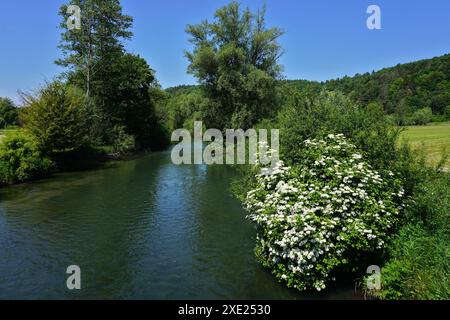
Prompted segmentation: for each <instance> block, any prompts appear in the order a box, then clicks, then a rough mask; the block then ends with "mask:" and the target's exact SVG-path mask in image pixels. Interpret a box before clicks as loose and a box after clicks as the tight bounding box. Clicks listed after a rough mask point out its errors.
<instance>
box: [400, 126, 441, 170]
mask: <svg viewBox="0 0 450 320" xmlns="http://www.w3.org/2000/svg"><path fill="white" fill-rule="evenodd" d="M401 139H402V140H403V141H405V140H406V141H408V142H409V143H410V144H411V146H412V147H413V148H414V149H419V148H423V150H424V151H425V153H426V155H427V159H428V161H429V163H430V164H436V163H437V162H439V160H440V159H441V157H442V155H443V154H444V152H445V151H447V152H448V153H449V154H450V122H444V123H433V124H429V125H426V126H411V127H406V128H405V130H404V131H403V132H402V136H401ZM449 166H450V159H448V160H447V163H446V167H447V168H448V167H449Z"/></svg>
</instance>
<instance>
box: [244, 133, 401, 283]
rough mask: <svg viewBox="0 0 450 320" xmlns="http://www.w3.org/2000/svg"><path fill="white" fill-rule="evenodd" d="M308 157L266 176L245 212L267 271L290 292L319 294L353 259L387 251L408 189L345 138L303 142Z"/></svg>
mask: <svg viewBox="0 0 450 320" xmlns="http://www.w3.org/2000/svg"><path fill="white" fill-rule="evenodd" d="M303 155H304V157H303V158H302V159H299V162H298V164H296V165H295V166H294V167H293V168H290V167H286V166H284V163H283V162H282V161H279V162H278V163H276V165H275V167H273V168H261V173H260V174H258V175H257V177H256V181H257V182H256V185H255V187H254V189H252V190H251V191H249V192H248V194H247V198H246V201H245V206H246V209H247V210H248V211H249V215H248V218H249V219H250V220H251V221H253V222H255V223H256V224H257V225H258V227H259V235H258V245H257V254H258V257H259V258H260V260H262V263H263V264H264V265H265V266H269V267H270V268H272V270H273V272H274V273H275V275H276V276H277V277H278V278H279V279H280V280H282V281H285V282H286V283H287V284H288V285H289V286H291V287H295V288H297V289H299V290H307V289H311V288H315V289H317V290H322V289H324V288H325V287H326V284H327V282H329V281H330V280H331V279H332V275H331V273H332V271H333V270H335V269H336V267H338V266H341V265H344V264H348V263H349V261H351V258H352V257H351V253H354V252H356V251H358V252H365V251H371V250H375V249H377V248H381V247H382V246H383V244H384V243H385V241H386V237H387V235H388V234H389V229H390V228H391V227H392V226H393V224H394V223H395V222H396V219H397V216H398V214H399V210H400V209H401V197H402V196H403V189H402V187H401V184H400V181H399V180H398V179H396V178H395V175H394V174H393V173H392V172H386V174H384V175H383V176H385V177H384V178H383V177H382V174H381V173H379V172H377V171H375V170H373V169H372V168H371V166H370V165H369V164H367V163H366V162H365V161H364V160H363V155H362V154H361V153H360V152H358V150H357V148H356V147H355V146H354V145H352V144H350V143H349V142H348V141H347V140H346V138H345V137H344V136H343V135H341V134H339V135H329V136H327V137H326V138H325V139H323V140H306V141H305V142H304V150H303Z"/></svg>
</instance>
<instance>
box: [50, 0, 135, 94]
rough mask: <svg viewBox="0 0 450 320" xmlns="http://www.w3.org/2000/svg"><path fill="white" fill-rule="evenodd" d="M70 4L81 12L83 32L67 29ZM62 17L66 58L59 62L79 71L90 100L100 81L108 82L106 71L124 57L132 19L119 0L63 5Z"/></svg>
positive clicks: (84, 0) (78, 0)
mask: <svg viewBox="0 0 450 320" xmlns="http://www.w3.org/2000/svg"><path fill="white" fill-rule="evenodd" d="M69 5H77V6H78V7H80V9H81V12H82V14H81V25H80V26H81V28H80V29H72V30H69V29H68V26H67V19H68V18H69V14H68V13H67V8H68V6H69ZM59 14H60V16H61V24H60V28H61V30H62V31H63V32H62V34H61V43H60V45H59V48H60V49H61V51H62V53H63V57H62V58H61V59H59V60H57V61H56V63H57V64H58V65H61V66H63V67H69V69H70V70H71V71H77V72H79V73H78V74H79V75H81V78H82V80H81V85H80V87H81V88H85V89H86V95H87V96H88V97H89V96H90V91H91V90H92V89H94V91H95V90H96V88H95V87H96V86H97V85H98V84H97V82H99V81H100V82H101V81H102V80H103V79H105V78H104V76H105V73H104V72H105V71H107V70H109V69H110V65H111V63H112V62H114V61H115V59H116V58H117V57H120V56H121V55H122V54H123V51H124V48H123V44H122V41H123V40H126V39H130V38H131V36H132V33H131V32H130V31H129V29H130V28H131V26H132V23H133V18H131V17H130V16H127V15H124V14H123V13H122V7H121V5H120V0H108V1H98V0H70V1H69V3H68V4H64V5H62V6H61V8H60V11H59ZM94 94H95V92H94Z"/></svg>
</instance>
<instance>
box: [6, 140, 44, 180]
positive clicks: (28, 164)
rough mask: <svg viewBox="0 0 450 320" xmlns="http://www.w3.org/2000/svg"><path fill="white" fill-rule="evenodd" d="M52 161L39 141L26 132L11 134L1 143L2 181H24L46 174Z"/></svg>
mask: <svg viewBox="0 0 450 320" xmlns="http://www.w3.org/2000/svg"><path fill="white" fill-rule="evenodd" d="M51 167H52V162H51V161H50V160H49V159H48V158H46V157H45V156H44V155H43V153H42V152H41V150H40V148H39V145H38V142H37V141H36V139H34V138H33V137H32V136H31V135H29V134H26V133H24V132H16V133H11V134H9V135H8V136H7V137H6V138H5V139H3V140H2V143H1V144H0V183H1V184H10V183H15V182H22V181H26V180H30V179H32V178H36V177H39V176H42V175H44V174H46V173H47V172H48V171H49V170H50V168H51Z"/></svg>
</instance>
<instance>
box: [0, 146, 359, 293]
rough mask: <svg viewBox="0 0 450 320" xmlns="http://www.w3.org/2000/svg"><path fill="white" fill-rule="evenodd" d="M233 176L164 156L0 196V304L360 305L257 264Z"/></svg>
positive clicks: (220, 169)
mask: <svg viewBox="0 0 450 320" xmlns="http://www.w3.org/2000/svg"><path fill="white" fill-rule="evenodd" d="M232 176H233V169H232V168H229V167H227V166H175V165H173V164H172V163H171V160H170V153H169V152H161V153H155V154H152V155H149V156H145V157H142V158H139V159H136V160H132V161H125V162H120V163H115V164H113V165H111V166H108V168H105V169H101V170H96V171H88V172H81V173H70V174H60V175H57V176H54V177H52V178H50V179H48V180H43V181H39V182H34V183H30V184H24V185H19V186H14V187H10V188H5V189H2V190H0V299H94V298H99V299H116V298H119V299H307V298H355V295H354V293H353V290H352V289H351V288H347V289H339V290H338V289H332V290H330V291H328V292H325V293H322V294H321V295H317V294H312V293H310V294H299V293H298V292H296V291H294V290H290V289H287V288H285V287H284V286H282V285H280V284H278V283H277V282H276V281H275V280H274V278H273V277H272V275H271V274H270V273H269V272H267V271H266V270H265V269H263V268H262V267H260V266H259V264H258V262H257V261H256V260H255V258H254V255H253V248H254V244H255V231H254V228H253V227H252V225H251V224H250V223H249V222H248V221H247V220H245V212H244V211H243V210H242V208H241V206H240V204H239V202H238V201H237V200H236V199H234V198H232V197H231V196H230V195H229V191H228V188H229V182H230V179H231V178H232ZM69 265H78V266H80V268H81V276H82V290H80V291H69V290H68V289H67V287H66V277H67V275H66V273H65V272H66V268H67V267H68V266H69Z"/></svg>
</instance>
